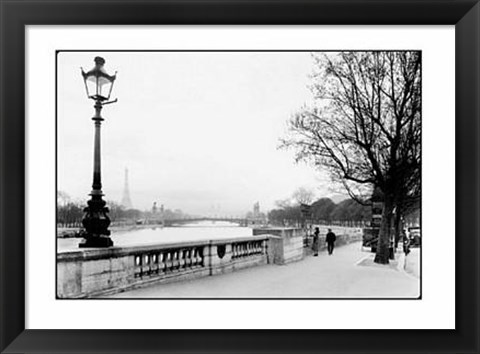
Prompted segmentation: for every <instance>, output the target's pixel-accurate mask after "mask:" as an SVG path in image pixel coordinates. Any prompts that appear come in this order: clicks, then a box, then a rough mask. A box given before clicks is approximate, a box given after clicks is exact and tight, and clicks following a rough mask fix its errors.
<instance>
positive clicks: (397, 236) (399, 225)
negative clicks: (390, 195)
mask: <svg viewBox="0 0 480 354" xmlns="http://www.w3.org/2000/svg"><path fill="white" fill-rule="evenodd" d="M401 221H402V214H400V210H399V208H398V206H397V212H396V213H395V219H394V224H393V227H394V229H395V248H397V247H398V243H399V242H400V236H401V234H402V226H403V225H402V222H401Z"/></svg>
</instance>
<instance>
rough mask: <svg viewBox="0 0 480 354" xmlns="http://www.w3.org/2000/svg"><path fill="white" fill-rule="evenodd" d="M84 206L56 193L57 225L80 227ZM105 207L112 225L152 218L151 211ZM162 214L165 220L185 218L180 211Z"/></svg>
mask: <svg viewBox="0 0 480 354" xmlns="http://www.w3.org/2000/svg"><path fill="white" fill-rule="evenodd" d="M86 206H87V203H86V201H85V202H83V201H78V200H72V199H71V198H70V196H69V195H68V194H66V193H65V192H62V191H59V192H58V193H57V225H58V226H60V227H82V219H83V216H84V212H83V209H84V208H85V207H86ZM107 206H108V208H109V213H108V216H109V217H110V220H111V222H112V225H115V224H117V225H121V224H127V225H128V224H134V223H135V222H137V221H139V220H141V221H143V220H148V219H150V218H152V217H153V215H152V212H151V211H142V210H139V209H126V208H125V207H123V206H122V205H120V204H119V203H116V202H114V201H107ZM163 214H164V215H163V217H164V219H165V220H174V219H182V218H185V217H187V216H186V215H185V214H184V213H183V212H182V211H181V210H180V209H175V210H170V209H165V211H164V213H163Z"/></svg>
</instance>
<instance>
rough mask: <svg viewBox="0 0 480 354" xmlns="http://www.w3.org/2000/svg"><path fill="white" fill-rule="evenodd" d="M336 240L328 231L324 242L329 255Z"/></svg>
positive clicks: (330, 230)
mask: <svg viewBox="0 0 480 354" xmlns="http://www.w3.org/2000/svg"><path fill="white" fill-rule="evenodd" d="M336 239H337V236H335V234H334V233H333V232H332V229H328V232H327V237H326V241H327V250H328V254H329V255H331V254H332V253H333V249H334V248H335V240H336Z"/></svg>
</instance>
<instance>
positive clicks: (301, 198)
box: [292, 187, 315, 205]
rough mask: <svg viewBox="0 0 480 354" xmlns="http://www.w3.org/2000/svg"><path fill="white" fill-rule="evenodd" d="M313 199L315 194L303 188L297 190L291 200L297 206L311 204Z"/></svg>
mask: <svg viewBox="0 0 480 354" xmlns="http://www.w3.org/2000/svg"><path fill="white" fill-rule="evenodd" d="M314 197H315V193H313V192H312V191H311V190H309V189H306V188H304V187H300V188H298V189H297V190H296V191H295V192H293V194H292V199H293V200H294V201H295V202H297V203H298V204H307V205H310V204H311V203H312V202H313V198H314Z"/></svg>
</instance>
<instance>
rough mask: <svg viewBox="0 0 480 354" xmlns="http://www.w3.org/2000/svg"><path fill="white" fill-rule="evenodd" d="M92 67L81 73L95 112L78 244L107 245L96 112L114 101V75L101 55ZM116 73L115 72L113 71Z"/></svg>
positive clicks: (80, 245) (107, 235) (105, 212)
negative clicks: (90, 164) (88, 181)
mask: <svg viewBox="0 0 480 354" xmlns="http://www.w3.org/2000/svg"><path fill="white" fill-rule="evenodd" d="M94 61H95V67H94V68H93V69H92V70H90V71H88V72H84V71H83V69H82V76H83V80H84V81H85V89H86V91H87V97H88V98H90V99H92V100H94V101H95V105H94V108H95V115H94V116H93V118H92V120H93V121H94V124H95V141H94V151H93V184H92V191H91V192H90V196H91V198H90V200H89V201H88V202H87V204H88V206H87V207H86V208H85V209H84V210H83V211H84V212H85V216H84V218H83V220H82V224H83V227H84V228H85V230H84V231H83V237H84V240H83V241H82V242H81V243H80V244H79V247H81V248H84V247H111V246H113V241H112V240H111V239H110V237H109V236H110V230H108V226H109V225H110V218H109V217H108V208H107V207H106V202H105V201H104V200H103V199H102V197H103V195H104V194H103V192H102V181H101V164H100V126H101V123H102V121H103V118H102V116H101V115H100V112H101V110H102V108H103V106H104V105H106V104H110V103H114V102H117V100H116V99H115V100H114V101H109V99H110V94H111V92H112V88H113V83H114V82H115V77H116V75H108V74H107V72H106V71H105V69H104V67H103V66H104V64H105V59H103V58H101V57H96V58H95V60H94ZM115 74H116V73H115Z"/></svg>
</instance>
